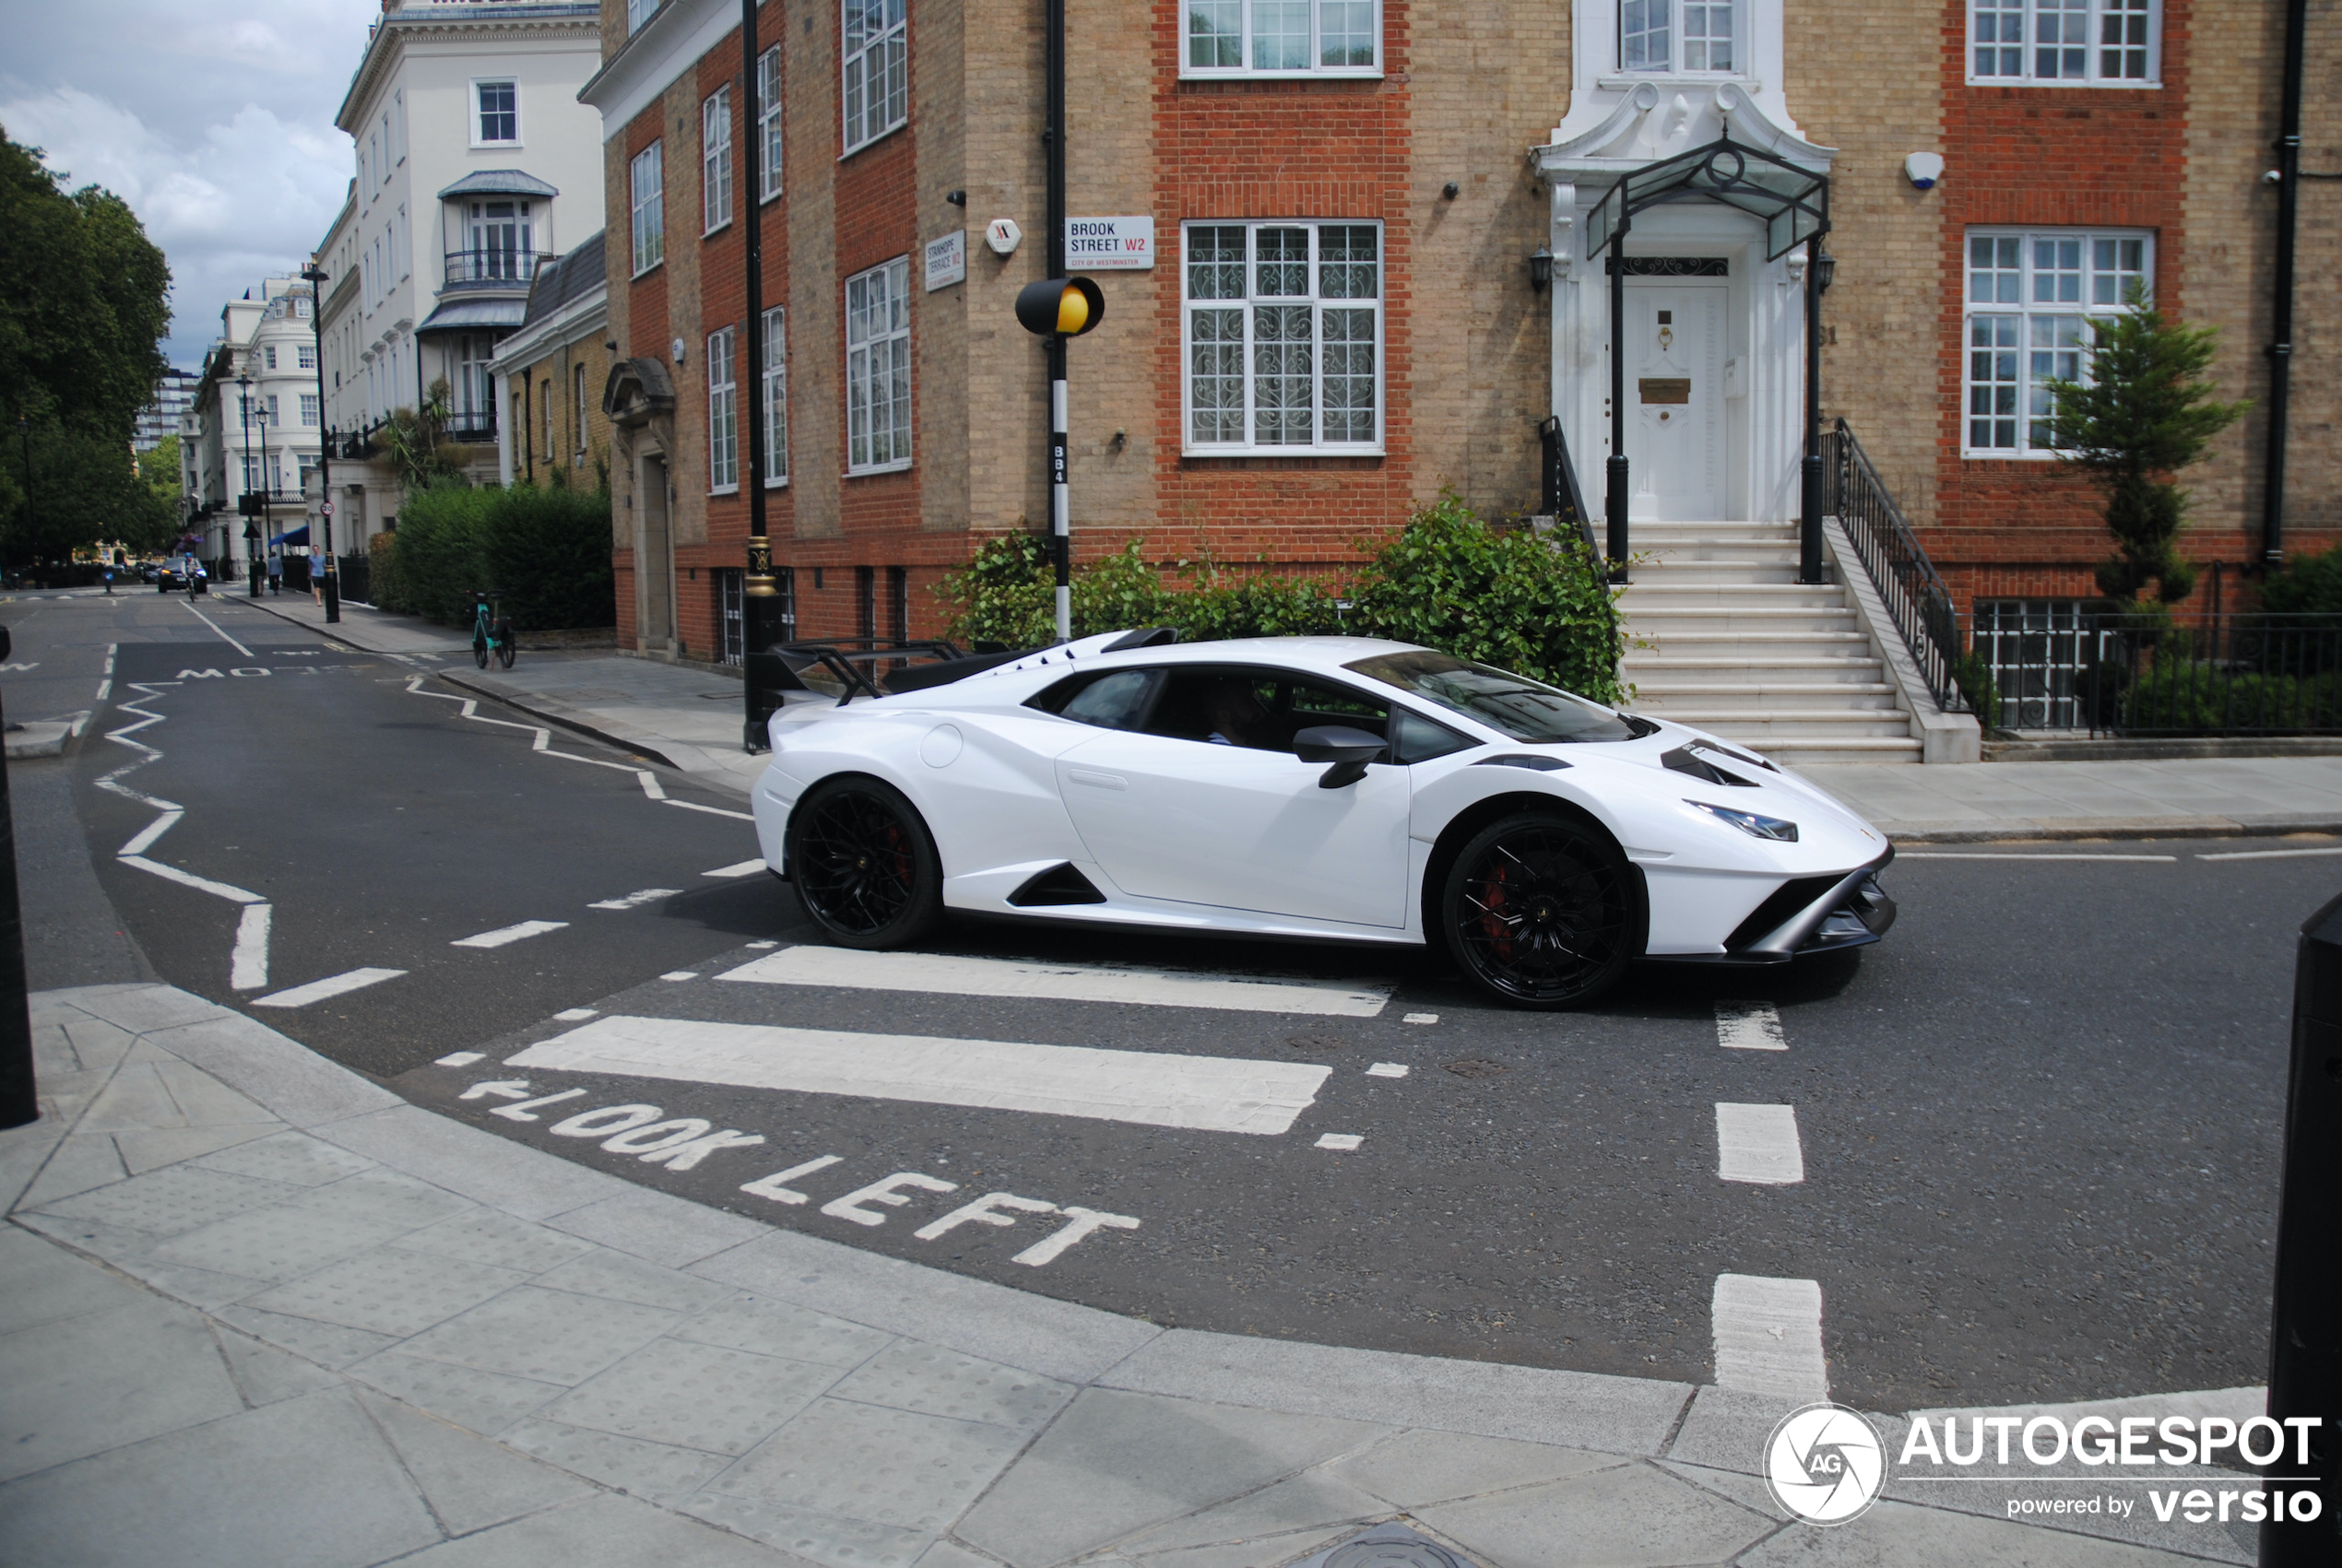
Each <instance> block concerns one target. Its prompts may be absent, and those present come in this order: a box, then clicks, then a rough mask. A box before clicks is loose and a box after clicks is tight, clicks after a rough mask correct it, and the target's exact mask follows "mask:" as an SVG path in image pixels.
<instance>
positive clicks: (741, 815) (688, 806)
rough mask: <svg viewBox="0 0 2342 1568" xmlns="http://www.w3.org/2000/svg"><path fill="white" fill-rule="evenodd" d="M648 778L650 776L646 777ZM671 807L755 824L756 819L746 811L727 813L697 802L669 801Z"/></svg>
mask: <svg viewBox="0 0 2342 1568" xmlns="http://www.w3.org/2000/svg"><path fill="white" fill-rule="evenodd" d="M647 776H648V775H647V774H646V775H645V777H647ZM667 804H668V805H669V806H680V807H681V808H683V809H684V810H686V811H704V812H706V813H707V814H708V815H709V816H711V817H729V818H731V819H733V820H735V821H739V822H753V821H755V820H756V819H755V818H753V817H751V816H750V815H749V814H748V813H747V812H745V811H727V810H725V809H724V808H722V807H720V806H702V805H701V804H700V803H699V802H698V801H696V800H669V801H668V802H667Z"/></svg>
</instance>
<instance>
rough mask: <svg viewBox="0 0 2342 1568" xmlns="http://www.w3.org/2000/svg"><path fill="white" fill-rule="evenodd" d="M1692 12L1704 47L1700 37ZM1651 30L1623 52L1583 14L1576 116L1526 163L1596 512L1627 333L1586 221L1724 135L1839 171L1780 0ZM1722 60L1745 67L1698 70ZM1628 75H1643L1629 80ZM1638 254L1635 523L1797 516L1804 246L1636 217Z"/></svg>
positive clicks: (1759, 228)
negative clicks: (1810, 124)
mask: <svg viewBox="0 0 2342 1568" xmlns="http://www.w3.org/2000/svg"><path fill="white" fill-rule="evenodd" d="M1695 9H1696V10H1697V11H1698V12H1699V13H1700V14H1701V16H1700V20H1699V22H1698V24H1697V25H1698V26H1699V28H1700V29H1702V30H1703V31H1705V32H1707V33H1708V35H1709V36H1707V37H1704V38H1693V37H1688V36H1686V34H1687V33H1688V32H1689V31H1690V30H1691V27H1692V25H1693V23H1692V17H1691V13H1693V12H1694V11H1695ZM1641 14H1642V15H1643V16H1646V17H1655V18H1665V20H1664V21H1662V23H1661V24H1660V28H1659V29H1658V30H1657V31H1655V32H1653V31H1650V30H1645V31H1643V32H1640V33H1638V34H1636V35H1634V36H1633V37H1631V38H1628V37H1622V31H1621V18H1622V7H1621V6H1620V5H1619V3H1618V0H1576V17H1575V22H1574V25H1573V28H1572V36H1573V38H1574V50H1575V58H1574V62H1573V71H1572V78H1571V83H1570V88H1571V91H1570V100H1569V112H1568V113H1567V116H1566V117H1565V118H1564V119H1563V121H1562V123H1561V124H1559V125H1557V126H1555V128H1554V133H1553V139H1552V141H1551V142H1550V143H1549V144H1548V145H1546V146H1544V147H1534V148H1532V149H1531V152H1530V158H1531V160H1532V163H1533V164H1534V166H1535V168H1536V170H1537V171H1538V173H1539V175H1540V176H1541V177H1542V178H1543V179H1544V181H1545V183H1546V185H1547V188H1548V191H1549V195H1550V202H1551V207H1550V213H1551V233H1550V238H1549V239H1548V241H1547V243H1548V245H1549V246H1550V248H1551V249H1552V251H1553V253H1554V264H1553V323H1552V330H1553V358H1552V367H1553V368H1552V383H1553V384H1552V397H1553V411H1554V413H1555V416H1556V417H1557V418H1558V419H1559V420H1560V421H1561V427H1562V430H1563V433H1564V435H1565V436H1566V438H1567V442H1568V446H1569V453H1570V457H1571V460H1572V462H1573V463H1574V464H1575V466H1576V467H1577V471H1578V476H1579V483H1580V486H1581V487H1582V489H1583V490H1584V492H1585V494H1586V496H1587V499H1588V500H1589V501H1590V502H1591V503H1592V504H1593V505H1594V507H1595V508H1596V510H1597V512H1599V511H1600V509H1601V505H1602V503H1601V502H1600V501H1598V500H1596V499H1595V498H1597V497H1599V496H1600V495H1601V494H1602V493H1603V465H1604V463H1605V461H1606V460H1607V459H1608V458H1609V456H1610V442H1611V419H1610V412H1611V411H1610V386H1611V375H1610V359H1609V356H1610V354H1611V351H1612V342H1613V335H1612V331H1611V321H1610V298H1609V291H1608V288H1607V283H1608V279H1607V277H1606V275H1605V271H1604V266H1605V261H1606V256H1599V255H1591V254H1590V253H1591V250H1592V248H1593V246H1594V245H1595V244H1596V243H1598V242H1599V240H1600V236H1599V235H1596V234H1592V233H1590V228H1591V225H1590V223H1589V221H1588V220H1589V218H1591V216H1592V214H1593V211H1594V209H1595V207H1596V206H1598V205H1599V204H1600V203H1601V201H1602V199H1603V196H1604V195H1607V194H1608V193H1609V192H1610V190H1611V189H1612V187H1613V186H1615V184H1616V183H1618V182H1619V180H1621V179H1622V178H1624V177H1625V176H1626V175H1627V174H1628V173H1630V172H1632V171H1637V170H1640V169H1644V168H1647V167H1649V166H1650V165H1651V164H1653V163H1657V162H1660V161H1662V160H1664V159H1669V158H1672V157H1674V156H1676V155H1678V154H1682V153H1685V152H1688V151H1691V150H1693V149H1694V148H1697V147H1703V146H1706V145H1708V144H1710V143H1714V142H1716V141H1717V140H1718V139H1719V138H1721V137H1723V136H1727V135H1728V136H1730V137H1731V138H1732V140H1733V142H1734V143H1736V144H1738V145H1739V146H1741V147H1748V148H1751V149H1753V150H1755V151H1757V152H1759V153H1768V154H1770V155H1772V156H1773V157H1775V158H1779V159H1782V160H1784V161H1785V162H1787V163H1789V164H1791V165H1793V166H1794V167H1796V168H1797V169H1800V170H1803V171H1807V172H1810V173H1813V174H1816V175H1823V176H1827V174H1828V172H1829V169H1830V164H1831V160H1832V159H1833V158H1834V157H1835V150H1834V149H1833V148H1830V147H1817V146H1816V145H1815V144H1814V143H1812V142H1809V141H1807V140H1806V139H1805V138H1804V136H1803V135H1801V134H1800V133H1799V131H1798V129H1797V126H1796V124H1795V122H1794V121H1793V120H1792V118H1791V117H1790V113H1789V106H1788V102H1787V100H1786V99H1785V98H1784V97H1783V94H1782V90H1781V65H1782V22H1781V18H1782V4H1781V0H1733V4H1731V5H1729V6H1723V5H1713V6H1698V7H1693V6H1681V5H1677V6H1664V7H1662V6H1652V7H1650V8H1649V9H1648V10H1646V11H1644V12H1642V13H1641ZM1670 23H1672V24H1674V25H1672V26H1670V25H1669V24H1670ZM1719 43H1721V44H1722V45H1723V46H1724V51H1728V53H1726V52H1724V51H1717V50H1715V48H1714V46H1715V45H1717V44H1719ZM1630 51H1631V53H1630ZM1719 56H1721V58H1722V59H1725V60H1728V61H1729V63H1730V68H1727V69H1697V70H1694V69H1686V68H1684V67H1685V65H1686V64H1687V63H1696V62H1700V61H1705V60H1709V59H1713V58H1718V57H1719ZM1630 58H1632V59H1633V60H1634V61H1635V64H1636V66H1637V68H1632V69H1629V68H1627V65H1626V62H1627V61H1628V60H1629V59H1630ZM1623 249H1624V252H1625V254H1626V258H1627V263H1626V265H1627V266H1628V268H1629V271H1628V275H1627V277H1626V280H1625V285H1626V316H1625V320H1624V321H1623V322H1622V323H1621V327H1622V329H1623V330H1622V333H1621V335H1620V341H1619V348H1620V351H1621V352H1622V353H1623V354H1625V355H1626V364H1625V367H1624V368H1625V371H1626V395H1627V399H1628V406H1627V408H1626V456H1627V458H1628V460H1629V462H1630V464H1631V489H1632V498H1631V501H1630V506H1629V516H1630V517H1631V518H1633V519H1635V520H1637V521H1662V520H1663V521H1674V522H1692V521H1708V520H1722V519H1745V520H1759V521H1779V520H1785V519H1789V518H1793V517H1795V516H1796V515H1797V513H1798V501H1799V495H1798V465H1799V462H1800V460H1801V458H1802V457H1803V455H1804V397H1805V368H1804V367H1805V301H1804V269H1805V255H1804V246H1802V245H1800V246H1798V247H1797V248H1795V249H1793V250H1792V251H1791V252H1790V253H1788V254H1785V255H1782V256H1780V257H1776V258H1771V259H1768V256H1767V249H1768V246H1767V242H1766V232H1765V224H1764V222H1763V220H1762V219H1761V218H1757V216H1755V215H1753V214H1751V213H1748V212H1745V211H1742V210H1740V209H1738V208H1736V207H1733V206H1728V205H1725V204H1724V203H1721V202H1718V201H1712V200H1690V201H1682V202H1673V203H1669V204H1667V205H1664V206H1657V207H1652V208H1649V209H1646V210H1644V211H1642V212H1640V213H1638V214H1637V215H1636V216H1635V218H1634V220H1633V224H1632V227H1631V229H1630V230H1629V231H1628V233H1627V234H1626V237H1625V240H1624V242H1623ZM1686 383H1688V384H1686Z"/></svg>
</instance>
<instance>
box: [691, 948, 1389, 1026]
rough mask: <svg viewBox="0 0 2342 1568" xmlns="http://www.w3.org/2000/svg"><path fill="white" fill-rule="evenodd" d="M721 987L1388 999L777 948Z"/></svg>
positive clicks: (1299, 1000) (1125, 998)
mask: <svg viewBox="0 0 2342 1568" xmlns="http://www.w3.org/2000/svg"><path fill="white" fill-rule="evenodd" d="M716 978H717V979H718V980H743V981H752V982H754V983H756V984H762V985H835V986H841V987H845V988H846V989H850V990H860V991H927V992H941V993H943V994H945V995H947V996H1045V997H1047V998H1049V999H1050V1000H1052V1001H1060V1002H1130V1003H1136V1004H1139V1005H1141V1006H1144V1007H1153V1008H1218V1009H1220V1010H1222V1011H1224V1012H1248V1013H1306V1014H1309V1015H1311V1016H1314V1017H1327V1018H1373V1017H1375V1016H1377V1015H1378V1014H1379V1013H1380V1012H1381V1011H1382V1009H1383V1008H1384V1007H1385V1006H1386V1005H1387V1004H1388V1003H1389V1002H1390V993H1389V992H1388V991H1376V990H1366V989H1362V988H1359V987H1356V986H1350V985H1330V984H1319V983H1318V982H1315V981H1307V980H1219V979H1213V978H1211V977H1209V976H1206V975H1196V974H1170V973H1164V972H1162V971H1160V970H1150V969H1108V968H1104V967H1093V966H1090V965H1087V964H1067V963H1025V962H1019V961H1014V960H1010V959H985V958H955V957H952V956H951V955H949V954H945V953H903V952H895V953H870V952H858V951H856V950H855V949H850V948H817V947H798V948H784V949H781V950H780V951H779V952H776V953H774V954H772V955H771V956H769V957H766V958H761V959H751V960H750V961H748V962H747V963H744V964H742V965H741V966H740V967H739V968H738V969H734V970H727V971H726V972H725V973H722V974H719V975H717V976H716Z"/></svg>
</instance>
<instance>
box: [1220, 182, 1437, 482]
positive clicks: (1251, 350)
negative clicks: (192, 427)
mask: <svg viewBox="0 0 2342 1568" xmlns="http://www.w3.org/2000/svg"><path fill="white" fill-rule="evenodd" d="M1329 228H1341V229H1360V228H1363V229H1371V230H1374V234H1375V260H1374V264H1373V265H1374V268H1375V291H1374V294H1373V296H1372V297H1371V298H1370V299H1362V298H1350V297H1346V296H1339V295H1337V296H1332V297H1328V296H1326V295H1324V294H1322V293H1321V292H1320V291H1319V290H1320V289H1321V287H1322V284H1323V281H1324V279H1323V276H1322V269H1323V267H1324V266H1325V265H1328V264H1326V263H1325V262H1323V260H1322V259H1321V255H1320V250H1321V234H1322V232H1323V230H1326V229H1329ZM1227 229H1242V230H1244V264H1243V265H1244V292H1243V294H1242V295H1241V296H1206V297H1203V298H1198V297H1197V296H1196V295H1195V293H1194V292H1193V290H1194V286H1195V281H1196V271H1195V268H1196V265H1197V264H1195V263H1194V262H1193V261H1192V259H1191V258H1192V255H1193V253H1194V248H1195V247H1194V240H1193V236H1194V234H1195V232H1196V231H1197V230H1227ZM1264 229H1277V230H1282V229H1301V230H1307V233H1308V236H1309V238H1308V244H1307V269H1308V270H1307V278H1306V282H1307V287H1308V292H1307V294H1305V295H1273V296H1269V295H1260V294H1259V293H1258V292H1256V290H1257V289H1258V288H1259V283H1260V275H1259V271H1258V265H1259V264H1258V261H1257V257H1258V256H1259V253H1260V231H1261V230H1264ZM1387 240H1388V234H1387V231H1386V230H1385V229H1384V227H1383V225H1382V224H1381V223H1380V222H1378V221H1376V220H1374V219H1371V218H1224V219H1220V220H1217V221H1213V220H1209V219H1199V220H1197V221H1195V222H1191V223H1185V224H1182V225H1181V226H1180V232H1179V301H1180V308H1179V445H1180V451H1181V452H1182V453H1184V454H1186V455H1188V456H1190V457H1254V456H1268V457H1310V456H1332V457H1366V456H1379V455H1381V454H1382V452H1383V442H1384V432H1385V428H1386V425H1387V421H1388V419H1389V407H1388V405H1389V396H1388V391H1387V387H1388V379H1387V375H1386V370H1387V363H1386V361H1387V356H1386V354H1385V351H1384V347H1383V338H1384V313H1383V300H1384V295H1385V291H1386V289H1387V286H1388V282H1389V268H1390V254H1389V249H1388V245H1387V243H1386V242H1387ZM1206 265H1213V264H1206ZM1217 265H1228V264H1226V263H1220V264H1217ZM1332 265H1341V264H1340V263H1335V264H1332ZM1296 305H1297V306H1300V307H1303V308H1306V309H1307V310H1308V311H1309V312H1310V338H1309V343H1310V348H1311V354H1310V372H1309V375H1310V404H1309V412H1310V430H1311V440H1310V441H1309V442H1307V443H1304V442H1263V441H1261V440H1260V419H1259V414H1260V409H1259V407H1257V404H1256V396H1257V389H1258V384H1259V371H1258V367H1259V363H1260V361H1259V358H1258V354H1257V347H1256V342H1255V339H1256V336H1257V335H1258V332H1259V328H1260V316H1259V312H1260V311H1261V310H1262V309H1264V308H1271V307H1272V306H1273V307H1283V308H1292V307H1294V306H1296ZM1329 309H1331V310H1339V311H1360V310H1365V311H1370V312H1372V315H1373V329H1374V336H1373V352H1374V370H1373V382H1374V386H1373V395H1374V432H1373V435H1372V437H1371V439H1369V440H1366V441H1339V442H1330V441H1327V440H1325V439H1324V430H1325V364H1326V356H1325V352H1324V346H1325V330H1324V318H1325V312H1327V311H1328V310H1329ZM1228 311H1235V312H1236V313H1237V314H1238V316H1239V317H1240V319H1241V326H1242V336H1241V339H1240V341H1238V342H1237V343H1236V348H1237V363H1238V364H1239V365H1240V367H1241V369H1240V371H1239V373H1240V374H1241V375H1242V377H1243V380H1244V401H1243V407H1242V410H1241V418H1242V421H1243V424H1242V429H1243V431H1244V434H1243V438H1242V439H1241V440H1238V441H1202V440H1199V439H1197V435H1196V395H1195V382H1196V373H1195V372H1196V345H1197V342H1198V337H1197V333H1196V321H1197V318H1198V316H1199V315H1200V314H1201V313H1203V312H1228ZM1223 341H1225V340H1223ZM1352 341H1354V340H1352Z"/></svg>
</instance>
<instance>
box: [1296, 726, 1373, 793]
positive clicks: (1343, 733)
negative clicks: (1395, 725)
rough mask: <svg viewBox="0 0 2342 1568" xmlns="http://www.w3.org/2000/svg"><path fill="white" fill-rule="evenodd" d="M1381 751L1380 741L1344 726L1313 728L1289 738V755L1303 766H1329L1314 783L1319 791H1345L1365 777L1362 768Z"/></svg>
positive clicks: (1366, 733)
mask: <svg viewBox="0 0 2342 1568" xmlns="http://www.w3.org/2000/svg"><path fill="white" fill-rule="evenodd" d="M1383 750H1384V742H1383V738H1382V737H1380V736H1378V735H1374V734H1370V733H1369V732H1367V731H1366V730H1363V729H1352V728H1351V727H1350V726H1349V725H1312V726H1311V727H1309V728H1308V729H1305V730H1303V731H1302V732H1301V733H1300V734H1299V735H1296V736H1295V737H1293V754H1294V755H1295V757H1298V758H1300V759H1301V760H1303V761H1305V762H1331V763H1332V764H1333V766H1331V767H1330V768H1328V769H1327V770H1326V771H1325V775H1324V776H1323V777H1322V778H1320V779H1319V780H1318V787H1319V789H1346V788H1348V787H1349V786H1350V785H1352V784H1356V783H1357V782H1358V781H1359V780H1360V779H1363V778H1365V777H1366V764H1367V763H1369V762H1371V761H1374V760H1376V759H1377V758H1378V757H1380V756H1381V755H1382V753H1383Z"/></svg>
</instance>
